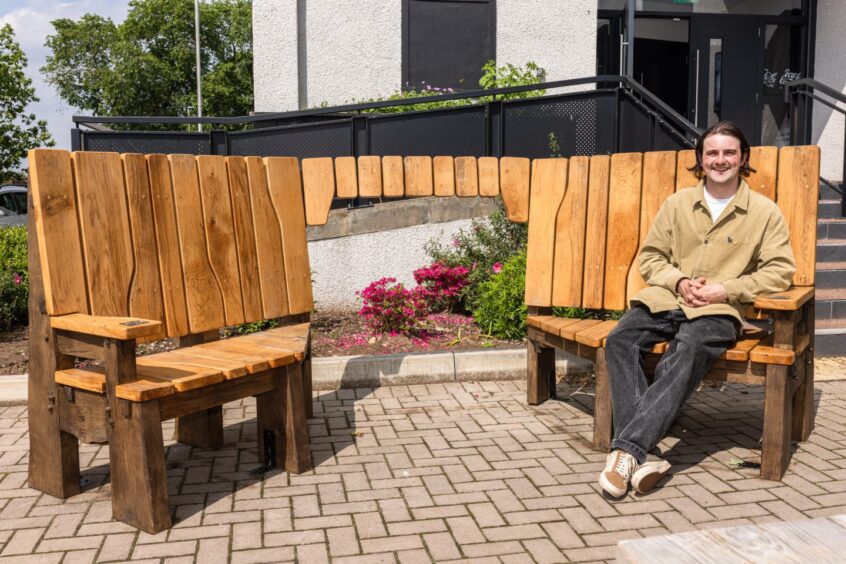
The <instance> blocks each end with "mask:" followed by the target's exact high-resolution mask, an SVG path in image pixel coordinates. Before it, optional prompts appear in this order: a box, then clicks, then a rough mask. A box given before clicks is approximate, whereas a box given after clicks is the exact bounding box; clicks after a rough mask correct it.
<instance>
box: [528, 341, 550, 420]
mask: <svg viewBox="0 0 846 564" xmlns="http://www.w3.org/2000/svg"><path fill="white" fill-rule="evenodd" d="M526 358H527V361H528V366H527V380H526V402H527V403H528V404H529V405H539V404H542V403H543V402H545V401H546V400H548V399H549V396H550V382H551V381H554V379H555V349H552V348H549V347H543V346H541V344H540V343H538V342H535V341H532V340H531V339H530V340H529V341H528V344H527V354H526Z"/></svg>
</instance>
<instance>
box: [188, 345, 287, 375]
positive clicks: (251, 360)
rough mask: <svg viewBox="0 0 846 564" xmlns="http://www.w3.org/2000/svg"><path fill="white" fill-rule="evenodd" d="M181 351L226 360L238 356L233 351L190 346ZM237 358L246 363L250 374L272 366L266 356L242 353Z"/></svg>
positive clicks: (209, 358) (192, 355) (201, 356)
mask: <svg viewBox="0 0 846 564" xmlns="http://www.w3.org/2000/svg"><path fill="white" fill-rule="evenodd" d="M180 352H182V353H183V354H186V355H188V356H191V357H194V358H197V359H208V360H224V361H225V360H231V359H232V358H236V357H234V355H233V354H232V353H231V352H225V351H218V350H213V349H201V348H199V347H188V348H186V349H183V350H180ZM237 359H238V362H241V363H243V364H244V367H245V369H246V371H247V373H248V374H257V373H259V372H264V371H265V370H267V369H269V368H270V362H268V360H267V359H266V358H264V357H259V356H251V355H247V354H243V353H242V354H239V355H238V356H237Z"/></svg>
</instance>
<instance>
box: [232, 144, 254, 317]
mask: <svg viewBox="0 0 846 564" xmlns="http://www.w3.org/2000/svg"><path fill="white" fill-rule="evenodd" d="M226 167H227V170H228V171H229V197H230V198H231V199H232V219H233V221H234V223H235V248H236V249H237V251H236V252H237V255H238V272H239V274H240V276H241V296H242V299H243V301H244V321H246V322H248V323H250V322H253V321H258V320H259V319H261V318H262V310H261V283H260V277H259V269H258V255H257V254H256V233H255V225H254V224H253V209H252V205H251V203H250V179H249V177H248V176H247V161H246V160H245V159H244V157H226Z"/></svg>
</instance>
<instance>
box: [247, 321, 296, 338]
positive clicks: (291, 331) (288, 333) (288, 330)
mask: <svg viewBox="0 0 846 564" xmlns="http://www.w3.org/2000/svg"><path fill="white" fill-rule="evenodd" d="M310 329H311V323H310V322H308V321H304V322H302V323H292V324H291V325H283V326H281V327H273V328H272V329H267V330H266V331H264V332H263V333H262V334H263V335H278V336H280V337H297V338H300V339H307V338H308V336H309V331H310ZM248 337H249V335H248Z"/></svg>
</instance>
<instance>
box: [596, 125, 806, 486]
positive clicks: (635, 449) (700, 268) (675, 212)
mask: <svg viewBox="0 0 846 564" xmlns="http://www.w3.org/2000/svg"><path fill="white" fill-rule="evenodd" d="M749 153H750V149H749V143H748V142H747V141H746V138H745V137H744V135H743V132H742V131H740V129H739V128H738V127H737V126H736V125H734V124H733V123H731V122H721V123H718V124H716V125H714V126H713V127H711V128H709V129H708V130H707V131H705V133H703V134H702V137H701V138H700V139H699V141H698V142H697V144H696V165H695V166H694V167H693V169H692V170H693V172H694V174H695V175H696V177H697V178H699V179H700V181H699V184H698V185H697V186H694V187H691V188H686V189H684V190H680V191H679V192H677V193H676V194H674V195H672V196H671V197H669V198H668V199H667V201H666V202H664V205H663V206H662V207H661V209H660V210H659V212H658V215H657V216H656V217H655V220H654V222H653V223H652V227H651V229H650V230H649V234H648V235H647V237H646V240H645V241H644V243H643V247H642V248H641V250H640V254H639V256H638V261H639V264H640V272H641V275H642V276H643V279H644V280H646V283H647V288H645V289H644V290H643V291H642V292H640V293H639V294H638V295H637V296H635V298H634V299H633V300H632V304H631V305H632V308H631V310H629V312H628V313H626V315H624V316H623V318H622V319H621V320H620V323H618V324H617V326H616V327H615V329H614V331H612V332H611V334H610V335H608V340H607V343H606V359H607V362H608V377H609V382H610V386H611V401H612V408H613V422H614V439H613V441H612V443H611V447H612V452H611V454H609V455H608V459H607V461H606V465H605V469H604V470H603V471H602V473H601V474H600V476H599V484H600V486H601V487H602V489H603V490H604V491H605V492H607V493H608V494H609V495H611V496H614V497H621V496H623V495H625V494H626V492H627V491H628V488H629V485H631V486H632V487H633V488H634V489H635V491H637V492H639V493H646V492H647V491H649V490H651V489H652V488H653V487H654V486H655V485H656V484H657V483H658V481H660V479H661V478H662V476H663V475H664V473H666V472H667V470H668V469H669V464H667V463H666V462H663V461H662V462H657V463H656V462H646V454H647V452H649V451H650V450H651V449H652V448H653V447H655V445H656V444H658V441H660V440H661V438H662V437H663V436H664V434H665V433H666V432H667V430H668V429H669V428H670V425H671V424H672V422H673V420H674V419H675V418H676V415H678V412H679V410H680V409H681V406H682V405H683V404H684V402H685V400H686V399H687V398H688V397H689V396H690V394H691V393H693V391H694V390H695V389H696V387H697V386H698V385H699V383H700V382H701V381H702V378H703V377H704V376H705V374H706V373H707V372H708V370H709V369H710V368H711V366H712V365H713V364H714V362H715V361H716V360H717V359H718V358H719V357H720V355H722V354H723V352H725V351H726V349H728V348H729V347H731V346H733V345H734V343H735V340H736V339H737V336H738V334H739V332H740V328H741V324H742V322H743V317H742V315H743V310H744V309H745V305H746V304H748V303H751V302H753V301H754V300H755V298H756V297H757V296H758V294H761V293H763V292H778V291H781V290H784V289H786V288H788V287H789V286H790V281H791V277H792V275H793V272H794V271H795V270H796V268H795V263H794V260H793V252H792V250H791V248H790V239H789V236H788V232H787V226H786V225H785V222H784V218H783V217H782V215H781V212H780V211H779V209H778V206H776V204H775V203H774V202H773V201H771V200H770V199H768V198H767V197H765V196H763V195H761V194H758V193H757V192H754V191H752V190H751V189H750V188H749V185H748V184H747V183H746V181H745V180H744V179H743V178H744V177H746V176H748V175H749V174H750V173H751V172H754V171H753V170H752V169H750V168H749ZM664 341H668V342H669V345H668V347H667V351H666V352H665V353H664V355H663V356H662V357H661V360H660V361H659V363H658V365H657V367H656V368H655V377H654V379H653V382H652V384H651V385H650V384H649V383H648V382H647V379H646V375H645V374H644V370H643V357H644V355H645V354H646V353H647V352H648V351H649V350H650V349H652V347H653V346H654V345H656V344H657V343H660V342H664Z"/></svg>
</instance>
